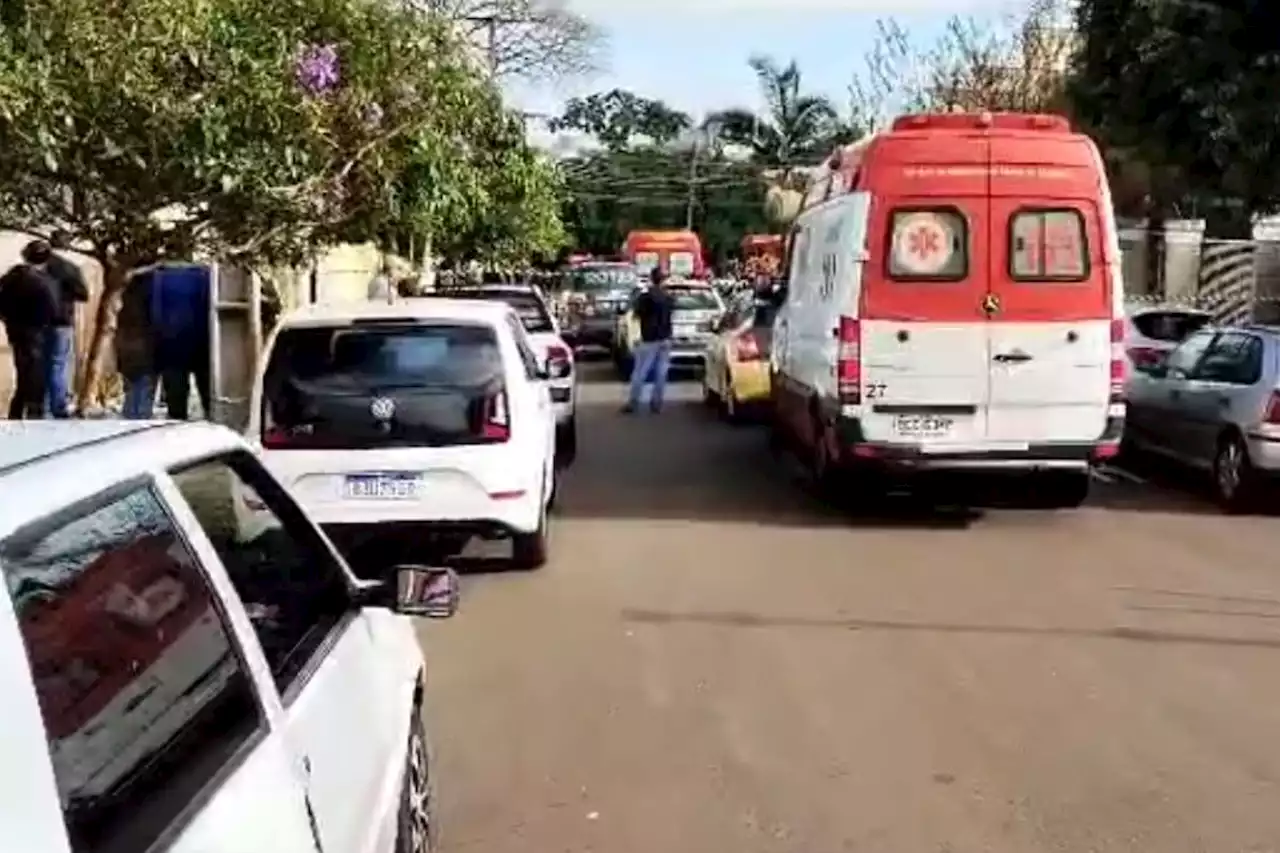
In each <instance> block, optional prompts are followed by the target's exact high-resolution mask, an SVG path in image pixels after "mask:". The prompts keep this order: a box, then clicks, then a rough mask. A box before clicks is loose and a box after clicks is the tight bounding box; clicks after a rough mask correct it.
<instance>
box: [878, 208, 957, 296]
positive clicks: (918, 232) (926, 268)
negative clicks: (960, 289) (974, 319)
mask: <svg viewBox="0 0 1280 853" xmlns="http://www.w3.org/2000/svg"><path fill="white" fill-rule="evenodd" d="M886 266H887V270H888V275H889V278H891V279H895V280H897V281H960V280H961V279H963V278H965V277H966V276H967V275H968V274H969V234H968V226H967V224H966V222H965V218H964V215H963V214H961V213H960V211H958V210H956V209H955V208H928V209H922V208H900V209H898V210H895V211H893V214H892V215H891V217H890V228H889V251H888V253H887V255H886Z"/></svg>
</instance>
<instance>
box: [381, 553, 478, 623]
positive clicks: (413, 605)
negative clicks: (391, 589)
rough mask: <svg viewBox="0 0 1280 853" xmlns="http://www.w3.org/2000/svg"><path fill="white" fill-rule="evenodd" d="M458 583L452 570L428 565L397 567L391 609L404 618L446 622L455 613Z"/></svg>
mask: <svg viewBox="0 0 1280 853" xmlns="http://www.w3.org/2000/svg"><path fill="white" fill-rule="evenodd" d="M460 598H461V583H460V582H459V581H458V573H457V572H455V571H454V570H453V569H445V568H429V567H427V566H399V567H397V568H396V597H395V604H394V606H393V607H392V609H393V610H394V611H395V612H396V613H401V614H404V615H405V616H421V617H424V618H426V619H448V618H449V617H450V616H452V615H453V614H455V613H457V612H458V603H459V600H460Z"/></svg>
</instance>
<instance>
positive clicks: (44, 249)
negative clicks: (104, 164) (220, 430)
mask: <svg viewBox="0 0 1280 853" xmlns="http://www.w3.org/2000/svg"><path fill="white" fill-rule="evenodd" d="M69 245H70V239H69V237H68V235H67V234H66V233H64V232H57V233H55V234H54V235H53V236H52V237H51V238H50V239H49V240H48V241H44V240H33V241H31V242H29V243H28V244H27V245H26V246H25V247H23V250H22V260H21V262H20V263H18V264H15V265H14V266H13V267H11V268H10V269H9V270H8V271H7V272H5V273H4V275H3V276H0V322H2V323H3V325H4V330H5V334H6V337H7V338H8V341H9V349H10V351H11V353H12V356H13V368H14V379H15V382H14V386H15V387H14V392H13V396H12V398H11V399H10V402H9V409H8V416H9V419H10V420H32V419H39V418H46V417H53V418H66V417H68V416H69V414H70V408H71V406H70V397H71V380H72V369H73V364H74V361H75V358H74V352H75V335H74V328H75V313H76V312H75V308H76V305H77V304H78V303H83V302H87V301H88V299H89V288H88V285H87V283H86V282H85V279H84V275H83V273H81V271H80V268H79V267H78V266H76V264H74V263H73V262H71V261H69V260H67V259H66V258H64V257H62V256H61V255H60V254H59V252H60V251H65V250H66V249H67V248H68V247H69ZM210 300H211V281H210V275H209V270H208V268H207V267H204V266H201V265H198V264H156V265H151V266H147V267H143V268H140V269H137V270H134V271H133V273H131V275H130V278H129V281H128V283H127V284H126V285H125V288H124V293H123V296H122V300H121V306H120V313H119V315H118V317H117V322H116V330H115V339H114V344H115V355H116V369H117V371H118V372H119V374H120V376H121V378H122V379H123V381H124V406H123V410H122V412H121V414H122V415H123V416H124V417H125V418H131V419H137V420H147V419H150V418H151V417H152V416H153V413H154V407H155V401H156V395H157V392H158V391H160V392H162V393H163V395H164V402H165V405H166V406H167V408H168V416H169V417H170V418H174V419H177V420H186V419H187V418H188V416H189V411H188V403H189V400H190V396H191V394H190V389H191V384H192V379H193V377H194V380H195V386H196V392H197V394H198V395H199V397H200V403H201V405H202V407H203V410H204V412H205V413H206V416H207V415H208V413H210V412H211V411H212V409H211V405H212V401H211V399H210V387H209V384H210V383H209V378H210V377H209V374H210V332H209V315H210V310H211V309H210Z"/></svg>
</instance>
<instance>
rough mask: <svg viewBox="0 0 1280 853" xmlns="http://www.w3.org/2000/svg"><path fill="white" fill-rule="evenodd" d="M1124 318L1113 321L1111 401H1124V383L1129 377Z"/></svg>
mask: <svg viewBox="0 0 1280 853" xmlns="http://www.w3.org/2000/svg"><path fill="white" fill-rule="evenodd" d="M1124 327H1125V324H1124V320H1112V321H1111V402H1112V403H1113V404H1114V403H1123V402H1124V383H1125V380H1126V379H1128V376H1127V375H1126V374H1127V373H1128V361H1127V359H1126V358H1125V352H1124V330H1125V329H1124Z"/></svg>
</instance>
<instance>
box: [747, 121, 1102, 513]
mask: <svg viewBox="0 0 1280 853" xmlns="http://www.w3.org/2000/svg"><path fill="white" fill-rule="evenodd" d="M1122 306H1123V293H1122V283H1121V276H1120V251H1119V244H1118V240H1117V235H1116V227H1115V221H1114V217H1113V213H1112V206H1111V199H1110V194H1109V190H1108V187H1107V178H1106V174H1105V171H1104V169H1103V164H1102V159H1101V157H1100V156H1099V153H1098V150H1097V148H1096V147H1095V145H1094V144H1093V142H1092V141H1090V140H1089V139H1088V138H1087V137H1085V136H1083V135H1081V134H1078V133H1074V132H1072V130H1071V128H1070V127H1069V125H1068V124H1067V122H1066V120H1065V119H1062V118H1060V117H1057V116H1049V115H1025V114H991V113H983V114H944V115H917V116H905V117H902V118H899V119H897V120H896V121H895V122H894V123H893V125H892V128H891V129H890V130H889V131H887V132H885V133H882V134H878V135H875V136H871V137H868V138H867V139H864V140H863V141H861V142H859V143H856V144H854V145H851V146H848V147H846V148H843V149H841V150H839V151H837V152H836V153H835V154H834V155H833V156H832V158H831V160H830V161H829V162H828V163H827V164H826V166H825V168H824V169H823V170H821V172H820V174H819V176H818V178H817V180H816V181H815V183H814V185H813V187H812V188H811V189H810V191H809V194H808V196H807V198H806V199H805V204H804V206H803V207H802V209H801V213H800V215H799V217H798V218H797V220H796V222H795V223H794V227H793V229H792V232H791V234H790V236H789V242H788V261H787V284H786V292H785V302H784V303H783V305H782V307H781V310H780V311H779V315H778V319H777V323H776V326H775V329H774V337H773V342H774V343H773V355H772V362H773V363H772V365H771V367H772V373H773V377H772V378H773V383H772V385H773V389H774V391H773V394H774V414H773V422H772V426H773V429H774V438H775V440H776V444H777V445H778V446H788V447H790V448H792V449H795V450H798V451H800V455H801V456H802V458H804V459H806V460H807V461H808V462H809V463H810V465H811V466H812V468H813V473H814V475H815V477H816V478H817V479H819V481H821V482H823V483H830V482H832V479H833V478H836V479H837V480H838V481H839V482H840V483H841V484H842V485H843V486H844V487H846V488H850V489H857V488H859V487H860V486H868V485H870V484H871V483H872V482H875V483H876V484H877V485H882V484H883V480H884V478H883V477H882V476H871V474H872V473H874V474H877V475H882V474H884V473H885V472H889V473H897V474H904V475H905V474H910V473H913V472H921V471H937V470H947V471H956V470H963V471H968V472H979V473H997V472H998V473H1006V474H1007V473H1013V474H1019V475H1031V476H1037V477H1040V478H1041V479H1040V481H1039V482H1037V483H1036V489H1035V493H1036V494H1037V495H1038V496H1039V498H1040V501H1039V502H1041V503H1042V504H1048V505H1051V506H1077V505H1079V504H1080V503H1081V502H1083V500H1084V499H1085V497H1086V496H1087V493H1088V484H1089V467H1090V465H1092V464H1094V463H1096V462H1098V461H1100V460H1104V459H1107V458H1109V457H1111V456H1113V455H1114V454H1115V453H1116V451H1117V449H1118V446H1119V440H1120V434H1121V429H1122V426H1123V419H1124V411H1125V410H1124V400H1123V389H1124V380H1125V376H1124V372H1125V356H1124V352H1123V348H1122V343H1123V332H1124V320H1123V310H1122ZM849 473H852V474H854V476H853V477H847V476H845V475H846V474H849ZM864 475H865V476H864Z"/></svg>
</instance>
